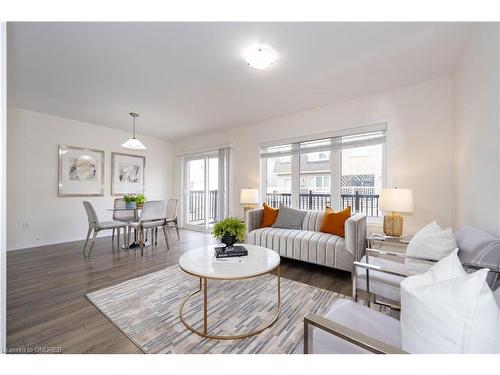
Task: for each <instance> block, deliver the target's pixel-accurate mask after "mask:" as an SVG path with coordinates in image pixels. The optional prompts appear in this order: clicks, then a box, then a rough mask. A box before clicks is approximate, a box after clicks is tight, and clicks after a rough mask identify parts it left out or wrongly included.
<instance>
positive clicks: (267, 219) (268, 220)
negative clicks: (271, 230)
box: [260, 203, 279, 228]
mask: <svg viewBox="0 0 500 375" xmlns="http://www.w3.org/2000/svg"><path fill="white" fill-rule="evenodd" d="M263 207H264V212H263V213H262V222H261V223H260V227H261V228H266V227H270V226H271V225H273V224H274V223H275V222H276V218H277V217H278V212H279V208H274V207H271V206H268V205H267V203H264V205H263Z"/></svg>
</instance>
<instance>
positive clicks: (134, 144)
mask: <svg viewBox="0 0 500 375" xmlns="http://www.w3.org/2000/svg"><path fill="white" fill-rule="evenodd" d="M130 116H132V118H133V127H134V136H133V138H130V139H129V140H128V141H127V142H125V143H123V144H122V147H123V148H128V149H131V150H145V149H146V146H144V145H143V144H142V142H141V141H139V140H138V139H137V138H136V137H135V118H136V117H139V114H138V113H134V112H130Z"/></svg>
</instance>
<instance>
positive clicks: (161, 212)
mask: <svg viewBox="0 0 500 375" xmlns="http://www.w3.org/2000/svg"><path fill="white" fill-rule="evenodd" d="M165 214H166V204H165V202H164V201H147V202H146V203H144V206H143V207H142V212H141V215H140V216H139V221H134V222H131V223H129V224H128V233H127V243H129V242H130V229H135V230H138V231H139V247H140V249H141V256H142V255H144V241H145V233H144V231H145V230H149V229H151V230H152V229H155V230H156V229H158V228H162V229H163V235H164V236H165V242H166V244H167V249H170V247H169V244H168V238H167V231H166V228H165V220H166V218H165ZM151 237H153V236H151ZM157 244H158V242H157V241H155V245H157Z"/></svg>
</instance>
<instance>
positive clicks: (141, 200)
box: [135, 194, 146, 208]
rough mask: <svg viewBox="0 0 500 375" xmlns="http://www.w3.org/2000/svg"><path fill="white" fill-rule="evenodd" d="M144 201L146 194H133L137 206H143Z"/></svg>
mask: <svg viewBox="0 0 500 375" xmlns="http://www.w3.org/2000/svg"><path fill="white" fill-rule="evenodd" d="M145 202H146V196H145V195H144V194H137V195H136V196H135V205H136V206H137V208H141V207H142V206H144V203H145Z"/></svg>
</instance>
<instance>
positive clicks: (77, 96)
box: [8, 23, 474, 140]
mask: <svg viewBox="0 0 500 375" xmlns="http://www.w3.org/2000/svg"><path fill="white" fill-rule="evenodd" d="M473 27H474V25H473V24H471V23H9V25H8V104H9V105H14V106H19V107H23V108H27V109H32V110H37V111H41V112H46V113H51V114H55V115H59V116H63V117H67V118H72V119H76V120H80V121H85V122H90V123H94V124H99V125H104V126H109V127H113V128H119V129H125V130H130V129H131V119H130V117H129V115H128V113H129V112H131V111H134V112H138V113H140V115H141V117H139V119H138V122H137V127H138V132H139V133H142V134H148V135H152V136H157V137H161V138H164V139H170V140H174V139H179V138H183V137H187V136H190V135H197V134H202V133H207V132H210V131H213V130H214V129H219V128H224V127H234V126H238V125H242V124H246V123H252V122H255V121H259V120H263V119H268V118H272V117H276V116H280V115H284V114H287V113H291V112H297V111H301V110H305V109H308V108H312V107H317V106H321V105H325V104H329V103H333V102H336V101H339V100H344V99H348V98H353V97H357V96H362V95H368V94H371V93H375V92H379V91H383V90H387V89H392V88H396V87H400V86H404V85H408V84H413V83H417V82H422V81H425V80H429V79H433V78H437V77H441V76H444V75H447V74H450V73H451V72H452V71H453V68H454V65H455V63H456V61H457V59H458V57H459V56H460V53H461V51H462V49H463V47H464V45H465V43H466V41H467V38H468V36H469V35H470V33H471V31H472V28H473ZM258 42H260V43H265V44H268V45H270V46H272V47H273V48H274V49H275V50H276V52H277V53H278V56H279V61H278V62H277V63H276V64H275V65H274V66H273V67H271V68H270V69H268V70H264V71H257V70H254V69H252V68H250V67H249V66H247V65H246V63H245V62H244V60H243V58H242V53H243V51H244V50H245V49H246V48H247V47H248V46H250V45H252V44H254V43H258Z"/></svg>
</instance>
